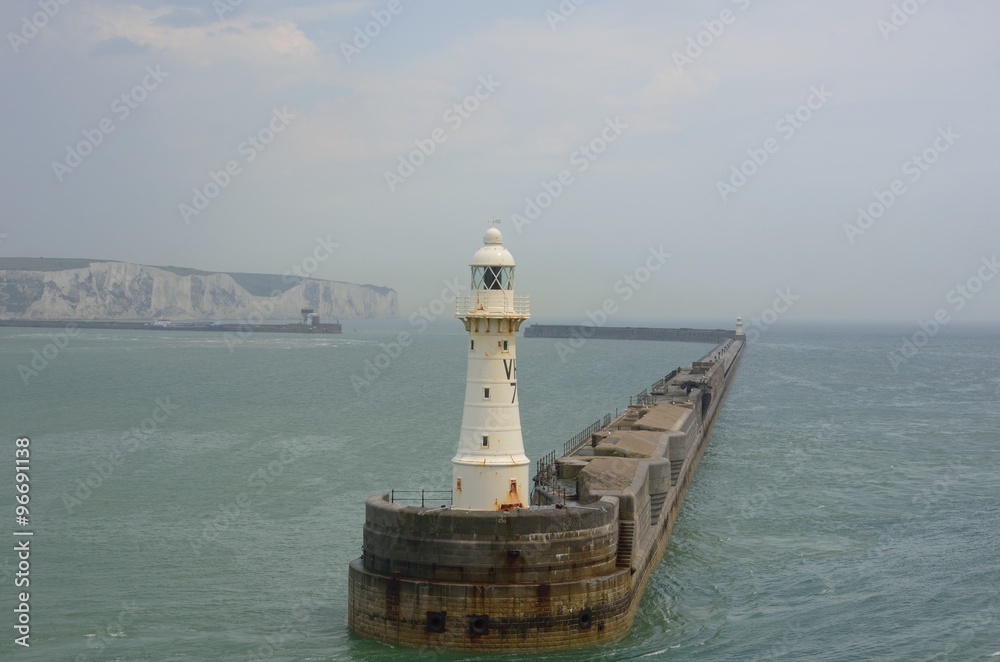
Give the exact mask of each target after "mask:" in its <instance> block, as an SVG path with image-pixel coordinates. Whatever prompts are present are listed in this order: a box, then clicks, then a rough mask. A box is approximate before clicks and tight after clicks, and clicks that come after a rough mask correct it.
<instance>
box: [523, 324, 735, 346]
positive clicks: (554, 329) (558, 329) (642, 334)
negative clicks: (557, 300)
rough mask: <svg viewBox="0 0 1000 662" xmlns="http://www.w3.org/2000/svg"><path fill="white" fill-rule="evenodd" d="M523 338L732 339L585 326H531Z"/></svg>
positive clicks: (720, 332)
mask: <svg viewBox="0 0 1000 662" xmlns="http://www.w3.org/2000/svg"><path fill="white" fill-rule="evenodd" d="M524 337H525V338H582V339H586V338H599V339H605V340H668V341H673V342H703V343H721V342H724V341H726V340H728V339H730V338H733V337H734V333H733V332H732V331H730V330H728V329H689V328H676V329H665V328H656V327H643V326H588V325H586V324H532V325H531V326H529V327H526V328H525V330H524Z"/></svg>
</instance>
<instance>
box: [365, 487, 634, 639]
mask: <svg viewBox="0 0 1000 662" xmlns="http://www.w3.org/2000/svg"><path fill="white" fill-rule="evenodd" d="M366 515H367V522H366V524H365V545H364V549H365V554H364V556H363V557H361V558H359V559H356V560H355V561H354V562H352V563H351V565H350V571H349V574H350V583H349V589H348V595H349V597H348V602H349V612H348V614H349V615H348V620H349V626H350V628H351V630H352V631H354V632H355V633H357V634H360V635H362V636H365V637H369V638H372V639H377V640H380V641H384V642H387V643H392V644H398V645H404V646H416V647H424V646H426V647H431V648H441V649H457V650H476V651H507V650H516V649H530V650H544V649H566V648H577V647H583V646H593V645H596V644H600V643H604V642H609V641H614V640H615V639H620V638H621V637H622V636H624V635H625V634H626V633H627V632H628V629H629V626H630V625H631V622H632V618H633V616H634V611H635V607H636V606H637V603H638V601H637V600H634V595H633V593H634V591H635V586H634V585H633V582H632V579H631V575H632V572H631V570H630V569H629V568H627V567H626V568H622V567H618V564H617V561H618V528H619V526H618V519H619V513H618V503H617V499H614V498H605V499H601V500H600V501H599V502H597V503H594V504H591V505H590V506H589V507H588V508H577V507H569V508H556V507H554V506H544V507H537V506H536V507H533V508H530V509H522V510H515V511H511V512H500V513H497V512H492V513H490V512H480V511H456V510H449V509H435V510H428V509H423V508H418V507H414V506H401V505H399V504H392V503H389V501H388V499H387V497H386V495H382V496H377V497H372V498H370V499H369V500H368V502H367V504H366Z"/></svg>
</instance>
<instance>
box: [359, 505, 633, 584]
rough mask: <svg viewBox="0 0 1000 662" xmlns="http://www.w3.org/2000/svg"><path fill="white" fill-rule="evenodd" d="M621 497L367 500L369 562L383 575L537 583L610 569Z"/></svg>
mask: <svg viewBox="0 0 1000 662" xmlns="http://www.w3.org/2000/svg"><path fill="white" fill-rule="evenodd" d="M617 547H618V506H617V501H616V500H613V499H608V500H605V501H602V502H599V503H594V504H593V506H592V507H590V508H556V507H552V508H531V509H524V510H512V511H507V512H495V511H471V510H451V509H447V508H438V509H424V508H417V507H415V506H403V505H400V504H393V503H390V502H389V501H388V499H387V495H380V496H375V497H371V498H369V499H368V501H367V502H366V504H365V529H364V544H363V549H364V565H365V568H366V569H368V570H370V571H372V572H374V573H378V574H383V575H392V574H394V573H396V572H398V573H400V575H401V576H402V577H406V578H410V579H428V580H435V581H450V582H470V583H477V582H488V583H536V582H564V581H571V580H575V579H586V578H589V577H594V576H597V575H602V574H606V573H608V572H610V571H611V570H612V569H613V568H614V566H615V555H616V553H617Z"/></svg>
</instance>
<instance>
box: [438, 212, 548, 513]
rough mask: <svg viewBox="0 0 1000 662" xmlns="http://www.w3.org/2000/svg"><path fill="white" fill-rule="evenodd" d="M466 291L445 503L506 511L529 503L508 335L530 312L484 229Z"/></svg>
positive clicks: (460, 312) (510, 262)
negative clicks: (454, 442) (464, 348)
mask: <svg viewBox="0 0 1000 662" xmlns="http://www.w3.org/2000/svg"><path fill="white" fill-rule="evenodd" d="M470 266H471V269H472V283H471V290H470V291H469V294H468V295H464V296H460V297H458V302H457V310H456V312H455V316H456V317H458V318H459V319H460V320H462V322H464V324H465V330H466V331H467V332H468V333H469V342H468V352H469V365H468V372H467V373H466V380H465V407H464V410H463V413H462V428H461V432H460V433H459V438H458V452H457V453H456V454H455V457H453V458H452V464H453V465H454V482H453V483H452V490H453V495H454V497H453V500H452V507H453V508H457V509H463V510H510V509H513V508H522V507H525V505H526V504H527V503H528V498H529V496H530V495H529V493H528V469H529V465H530V461H529V460H528V457H527V456H526V455H525V454H524V443H523V441H522V439H521V415H520V412H519V410H518V403H517V352H516V350H515V347H514V345H515V342H514V341H515V336H516V335H517V331H518V329H519V328H520V327H521V323H522V322H524V321H525V320H526V319H528V317H529V305H528V297H518V296H515V295H514V257H513V256H512V255H511V254H510V251H508V250H507V249H506V248H504V246H503V236H502V235H501V234H500V230H498V229H497V228H496V227H491V228H489V229H488V230H487V231H486V236H485V237H483V247H482V248H480V249H479V250H478V251H476V253H475V255H473V256H472V263H471V265H470Z"/></svg>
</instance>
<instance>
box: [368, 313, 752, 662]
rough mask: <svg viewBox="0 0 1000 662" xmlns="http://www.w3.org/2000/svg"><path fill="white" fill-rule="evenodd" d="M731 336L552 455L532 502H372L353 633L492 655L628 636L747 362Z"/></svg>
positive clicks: (544, 462) (540, 467) (542, 465)
mask: <svg viewBox="0 0 1000 662" xmlns="http://www.w3.org/2000/svg"><path fill="white" fill-rule="evenodd" d="M725 333H728V335H729V336H730V337H727V338H725V339H724V340H723V341H721V342H720V344H718V345H717V346H716V347H715V348H714V349H713V350H712V351H711V352H709V353H708V354H706V355H705V356H704V357H702V358H701V359H700V360H699V361H695V362H694V363H692V364H691V365H690V366H688V367H686V368H679V369H677V370H674V371H673V372H671V373H669V374H667V375H665V376H664V377H663V378H662V379H660V380H658V381H657V382H656V383H655V384H653V385H652V386H651V387H650V388H649V389H647V390H645V391H643V392H642V393H640V394H639V395H638V396H637V397H636V398H635V399H634V400H635V402H634V403H631V404H630V405H629V406H628V407H627V409H626V410H625V411H624V412H623V413H622V414H621V415H619V416H617V417H615V418H613V419H609V418H605V419H603V420H600V421H599V422H598V423H597V424H595V425H593V426H591V427H590V428H588V430H586V431H585V432H586V434H582V435H577V437H574V439H573V440H571V443H570V444H568V446H567V447H565V448H564V449H562V455H560V456H557V455H556V453H550V454H549V455H548V456H546V457H544V458H542V459H541V460H539V461H538V462H537V473H536V475H535V477H534V491H533V492H532V498H531V506H530V507H527V508H517V509H513V510H504V511H497V512H491V511H469V510H458V509H453V508H451V507H449V506H448V505H447V503H448V500H446V499H442V500H441V501H442V502H443V505H441V503H435V505H434V506H433V507H431V506H428V505H420V506H417V505H408V504H404V503H393V499H392V497H391V496H390V494H381V495H377V496H373V497H371V498H369V499H368V500H367V502H366V504H365V527H364V542H363V552H362V556H361V557H360V558H358V559H356V560H354V561H353V562H352V563H351V565H350V570H349V589H348V590H349V598H348V601H349V608H348V622H349V626H350V628H351V629H352V630H353V631H354V632H356V633H358V634H361V635H363V636H366V637H370V638H373V639H377V640H380V641H385V642H389V643H393V644H398V645H404V646H412V647H423V648H430V649H456V650H470V651H482V652H488V651H493V652H499V651H510V650H558V649H571V648H580V647H586V646H594V645H599V644H603V643H608V642H612V641H615V640H617V639H620V638H621V637H623V636H625V635H626V634H627V633H628V631H629V629H630V628H631V625H632V622H633V620H634V617H635V613H636V610H637V608H638V606H639V602H640V599H641V597H642V593H643V591H644V589H645V586H646V583H647V582H648V580H649V576H650V573H651V572H652V569H653V568H654V567H656V565H657V564H658V563H659V561H660V559H661V557H662V555H663V550H664V549H665V547H666V545H667V542H668V540H669V537H670V533H671V531H672V529H673V525H674V523H675V522H676V519H677V515H678V512H679V510H680V508H681V505H682V503H683V500H684V495H685V492H686V490H687V487H688V486H689V484H690V482H691V479H692V477H693V475H694V472H695V469H696V467H697V465H698V462H699V460H700V459H701V456H702V454H703V452H704V449H705V446H706V444H707V441H708V436H709V432H710V430H711V427H712V424H713V423H714V421H715V419H716V416H717V414H718V412H719V410H720V408H721V405H722V402H723V400H724V397H725V395H726V392H727V389H728V387H729V384H730V382H731V380H732V378H733V375H734V374H735V371H736V370H735V369H736V366H737V365H738V363H739V361H740V359H741V358H742V352H743V350H744V347H745V337H744V336H743V335H742V334H738V335H736V336H735V337H732V336H733V335H734V334H733V333H731V332H725ZM526 335H527V334H526ZM699 341H701V340H699Z"/></svg>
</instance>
